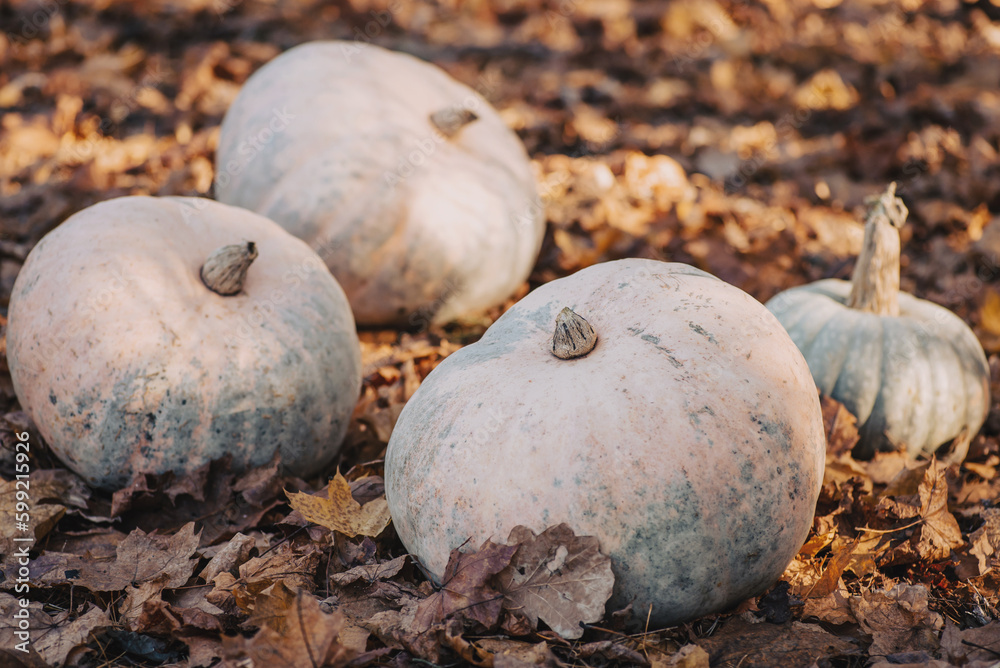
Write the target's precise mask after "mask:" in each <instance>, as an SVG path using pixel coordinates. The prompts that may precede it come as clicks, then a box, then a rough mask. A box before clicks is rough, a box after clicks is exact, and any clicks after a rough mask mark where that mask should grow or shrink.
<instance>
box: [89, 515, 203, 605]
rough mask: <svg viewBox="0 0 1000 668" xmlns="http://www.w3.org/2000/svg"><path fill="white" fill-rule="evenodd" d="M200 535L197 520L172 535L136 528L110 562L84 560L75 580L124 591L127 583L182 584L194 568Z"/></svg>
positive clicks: (92, 587) (95, 588) (91, 586)
mask: <svg viewBox="0 0 1000 668" xmlns="http://www.w3.org/2000/svg"><path fill="white" fill-rule="evenodd" d="M198 541H199V535H198V534H196V533H195V532H194V523H193V522H190V523H188V524H186V525H185V526H184V527H183V528H182V529H181V530H180V531H178V532H177V533H176V534H174V535H173V536H156V535H149V534H146V533H145V532H143V531H142V530H141V529H135V530H134V531H132V533H130V534H129V535H128V537H126V538H125V540H124V541H122V543H121V545H119V546H118V551H117V557H116V559H115V561H113V562H111V563H107V562H87V561H85V562H84V563H83V568H82V569H81V571H80V575H79V578H77V579H76V580H74V581H73V582H74V584H77V585H80V586H82V587H86V588H87V589H90V590H91V591H121V590H123V589H125V587H126V586H128V585H130V584H131V585H138V584H141V583H143V582H148V581H153V580H155V581H157V582H158V583H159V586H160V588H161V589H162V588H163V587H180V586H181V585H184V584H186V583H187V581H188V578H190V577H191V574H192V573H193V572H194V568H195V566H196V565H197V560H196V559H193V557H194V554H195V551H196V550H197V549H198Z"/></svg>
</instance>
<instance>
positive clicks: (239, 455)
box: [7, 197, 361, 489]
mask: <svg viewBox="0 0 1000 668" xmlns="http://www.w3.org/2000/svg"><path fill="white" fill-rule="evenodd" d="M7 354H8V363H9V365H10V372H11V376H12V378H13V381H14V389H15V391H16V393H17V396H18V399H19V400H20V402H21V405H22V406H23V407H24V409H25V411H26V412H27V413H28V414H29V415H30V416H31V418H32V420H34V422H35V424H36V425H38V429H39V431H40V432H41V435H42V436H43V437H44V439H45V440H46V442H48V444H49V446H50V447H51V448H52V451H53V452H54V453H55V454H56V455H57V456H58V457H59V458H60V459H61V460H62V461H63V462H64V463H65V464H66V466H68V467H69V468H70V469H72V470H73V471H75V472H76V473H78V474H79V475H80V476H81V477H82V478H83V479H84V480H86V481H87V482H88V483H89V484H91V485H93V486H95V487H100V488H106V489H115V488H119V487H121V486H122V485H124V484H125V483H127V482H128V481H129V479H130V478H131V477H132V475H133V474H135V473H137V472H140V471H141V472H153V473H163V472H167V471H174V472H178V473H184V472H190V471H192V470H194V469H196V468H197V467H199V466H202V465H204V464H205V463H207V462H209V461H211V460H214V459H219V458H222V457H223V456H225V455H229V456H231V457H232V462H233V466H234V468H235V469H236V470H241V469H246V468H248V467H251V466H256V465H260V464H265V463H267V462H268V461H269V460H270V459H271V457H272V456H273V455H274V452H275V451H276V450H278V451H280V453H281V461H282V462H283V464H284V465H285V466H286V467H287V468H288V469H289V470H291V471H292V472H294V473H296V474H298V475H302V476H306V475H312V474H315V473H316V472H318V471H319V469H321V468H322V467H323V466H325V465H326V464H328V463H329V462H330V461H331V460H332V459H333V457H334V456H335V455H336V454H337V451H338V449H339V447H340V444H341V441H342V440H343V437H344V434H345V432H346V428H347V422H348V419H349V417H350V415H351V411H352V410H353V407H354V404H355V402H356V400H357V397H358V393H359V390H360V384H361V359H360V358H361V356H360V346H359V343H358V338H357V333H356V332H355V328H354V320H353V319H352V316H351V311H350V307H349V305H348V303H347V299H346V298H345V296H344V293H343V291H342V290H341V289H340V287H339V286H338V285H337V282H336V281H335V280H334V278H333V276H331V275H330V273H329V272H328V271H327V269H326V267H325V266H323V263H322V261H321V260H320V259H319V258H318V257H317V256H316V254H315V253H313V251H311V250H310V249H309V247H308V246H306V244H304V243H303V242H302V241H300V240H298V239H296V238H295V237H293V236H291V235H290V234H288V233H287V232H285V231H284V230H283V229H281V227H279V226H278V225H276V224H274V223H273V222H271V221H269V220H267V219H266V218H263V217H262V216H259V215H257V214H254V213H251V212H249V211H244V210H243V209H238V208H236V207H231V206H226V205H224V204H219V203H217V202H213V201H210V200H204V199H197V198H183V197H167V198H161V199H157V198H151V197H123V198H120V199H114V200H110V201H107V202H103V203H100V204H97V205H94V206H92V207H90V208H87V209H84V210H83V211H81V212H79V213H77V214H75V215H73V216H71V217H70V218H69V219H68V220H66V222H64V223H63V224H62V225H60V226H59V227H57V228H56V229H55V230H53V231H52V232H51V233H49V234H48V235H46V236H45V238H43V239H42V240H41V242H39V243H38V245H37V246H36V247H35V248H34V249H32V251H31V253H30V254H29V256H28V258H27V261H26V262H25V264H24V267H23V268H22V269H21V272H20V274H19V275H18V277H17V280H16V282H15V284H14V290H13V293H12V295H11V299H10V312H9V325H8V329H7Z"/></svg>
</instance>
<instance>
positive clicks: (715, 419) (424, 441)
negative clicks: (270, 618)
mask: <svg viewBox="0 0 1000 668" xmlns="http://www.w3.org/2000/svg"><path fill="white" fill-rule="evenodd" d="M564 306H568V307H570V308H571V309H573V310H574V311H575V312H576V313H577V314H579V315H580V316H582V317H584V318H585V319H587V320H588V321H589V322H590V324H591V325H593V328H594V330H595V331H596V332H597V335H598V340H597V345H596V347H595V348H594V349H593V350H592V351H591V352H590V353H589V354H588V355H587V356H586V357H582V358H578V359H572V360H560V359H557V358H556V357H554V356H553V355H552V354H551V352H550V350H551V348H550V346H551V339H552V332H553V325H554V323H555V319H556V315H557V314H558V313H559V312H560V310H561V309H562V308H563V307H564ZM824 453H825V437H824V432H823V422H822V415H821V411H820V408H819V399H818V395H817V393H816V389H815V387H814V385H813V382H812V377H811V376H810V375H809V369H808V367H807V366H806V363H805V360H803V359H802V356H801V354H799V352H798V350H797V349H796V348H795V346H794V344H793V343H792V342H791V340H790V339H789V338H788V336H787V334H785V332H784V330H782V328H781V326H780V325H779V324H778V322H777V321H776V320H775V319H774V318H773V317H772V316H771V314H770V313H768V312H767V310H766V309H765V308H764V307H763V306H761V305H760V304H759V303H758V302H756V301H755V300H754V299H753V298H751V297H750V296H749V295H747V294H746V293H744V292H742V291H741V290H739V289H737V288H735V287H733V286H731V285H728V284H726V283H724V282H722V281H720V280H718V279H717V278H715V277H713V276H710V275H709V274H706V273H704V272H702V271H699V270H697V269H694V268H693V267H689V266H687V265H682V264H670V263H663V262H657V261H653V260H638V259H631V260H621V261H617V262H609V263H605V264H599V265H595V266H593V267H590V268H588V269H584V270H582V271H580V272H578V273H576V274H574V275H573V276H570V277H568V278H563V279H560V280H557V281H553V282H551V283H548V284H545V285H543V286H541V287H539V288H538V289H537V290H535V291H534V292H532V293H531V294H529V295H528V296H527V297H525V298H524V299H522V300H521V301H520V302H518V303H517V304H515V305H514V306H513V307H512V308H511V309H510V310H509V311H508V312H507V313H505V314H504V315H503V316H502V317H501V318H500V319H499V320H497V321H496V322H495V323H494V324H493V326H492V327H490V329H489V330H488V331H487V332H486V334H485V335H484V336H483V338H482V339H481V340H480V341H479V342H477V343H474V344H472V345H470V346H466V347H465V348H463V349H461V350H459V351H458V352H456V353H454V354H453V355H451V356H449V357H448V358H447V359H446V360H445V361H444V362H442V363H441V364H440V365H439V366H438V367H437V368H436V369H435V370H434V371H433V372H432V373H431V374H430V375H429V376H428V377H427V379H426V380H425V381H424V383H423V384H422V385H421V386H420V388H419V389H418V390H417V392H416V393H415V394H414V396H413V397H412V399H411V400H410V402H409V403H408V404H407V405H406V407H405V408H404V409H403V411H402V414H401V415H400V417H399V421H398V423H397V424H396V427H395V430H394V431H393V434H392V438H391V440H390V442H389V447H388V450H387V453H386V459H385V476H386V477H385V481H386V496H387V498H388V501H389V508H390V510H391V512H392V518H393V524H394V526H395V528H396V531H397V533H398V534H399V536H400V538H401V539H402V541H403V544H404V545H405V546H406V547H407V549H408V550H409V551H410V552H411V553H412V554H414V555H416V557H417V558H418V559H419V560H420V562H421V563H422V564H423V565H424V566H425V567H427V569H429V571H430V572H431V573H432V574H433V576H434V577H436V578H440V577H441V576H442V574H443V572H444V569H445V565H446V563H447V560H448V554H449V552H450V551H451V550H452V549H453V548H457V547H460V546H463V545H464V546H467V547H470V548H471V547H478V546H479V545H480V544H481V543H482V542H483V541H484V540H486V539H487V538H490V539H492V540H494V541H500V542H503V541H505V540H506V538H507V536H508V534H509V532H510V530H511V529H512V528H513V527H514V526H516V525H519V524H523V525H526V526H528V527H529V528H531V529H532V530H534V531H535V532H541V531H542V530H544V529H545V528H546V527H549V526H552V525H554V524H558V523H560V522H566V523H568V524H569V525H570V527H572V528H573V530H574V531H575V532H576V533H577V534H578V535H593V536H597V537H598V539H599V540H600V545H601V550H602V551H603V552H604V553H606V554H608V555H610V556H611V558H612V567H613V569H614V572H615V577H616V584H615V593H614V595H613V597H612V599H611V601H610V603H609V606H610V609H614V608H619V607H623V606H624V605H626V604H628V603H629V602H633V603H634V610H635V611H636V614H637V615H638V616H639V617H641V618H642V621H645V615H646V611H647V609H648V606H649V605H652V617H651V620H652V623H653V624H656V625H664V624H675V623H679V622H682V621H685V620H690V619H693V618H696V617H698V616H701V615H706V614H710V613H712V612H717V611H720V610H723V609H725V608H727V607H729V606H731V605H733V604H735V603H737V602H739V601H741V600H743V599H745V598H746V597H748V596H751V595H755V594H759V593H761V592H762V591H763V590H765V589H766V588H767V587H768V586H769V585H771V584H772V583H773V582H774V581H775V580H776V579H777V578H778V577H779V576H780V575H781V573H782V572H783V570H784V568H785V566H786V565H787V564H788V563H789V561H790V560H791V559H792V558H793V556H794V555H795V553H796V552H797V551H798V549H799V548H800V547H801V546H802V543H803V541H804V540H805V538H806V536H807V534H808V531H809V527H810V525H811V523H812V518H813V513H814V510H815V503H816V499H817V496H818V494H819V489H820V484H821V481H822V473H823V464H824Z"/></svg>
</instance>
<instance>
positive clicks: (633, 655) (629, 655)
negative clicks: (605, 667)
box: [576, 640, 649, 666]
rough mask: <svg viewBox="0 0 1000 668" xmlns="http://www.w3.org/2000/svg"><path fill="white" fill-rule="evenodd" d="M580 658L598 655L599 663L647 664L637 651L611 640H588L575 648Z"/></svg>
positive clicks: (590, 657)
mask: <svg viewBox="0 0 1000 668" xmlns="http://www.w3.org/2000/svg"><path fill="white" fill-rule="evenodd" d="M576 653H577V654H578V655H579V656H580V658H581V659H592V658H594V657H598V658H599V659H601V663H604V662H610V661H617V662H620V663H625V664H627V665H630V666H648V665H649V661H648V660H647V659H646V657H645V656H643V655H642V654H640V653H639V652H637V651H635V650H634V649H631V648H630V647H626V646H625V645H623V644H621V643H618V642H613V641H611V640H598V641H597V642H588V643H585V644H583V645H580V646H578V647H577V648H576Z"/></svg>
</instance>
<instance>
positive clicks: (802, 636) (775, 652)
mask: <svg viewBox="0 0 1000 668" xmlns="http://www.w3.org/2000/svg"><path fill="white" fill-rule="evenodd" d="M697 644H698V645H699V646H700V647H702V648H703V649H704V650H706V651H707V652H708V655H709V658H710V659H711V665H713V666H736V665H739V666H740V667H741V668H773V667H774V666H809V665H812V663H813V662H816V661H819V660H820V659H829V658H834V657H842V656H850V655H853V654H857V653H858V652H859V648H858V647H857V646H855V644H854V643H853V642H851V641H850V640H847V639H844V638H840V637H838V636H835V635H833V634H832V633H829V632H828V631H825V630H824V629H822V628H821V627H819V626H817V625H814V624H803V623H801V622H792V623H791V624H782V625H778V624H750V623H749V622H747V621H745V620H744V619H743V618H742V617H732V618H730V620H729V621H728V622H726V624H725V625H724V626H723V627H722V629H721V630H719V631H717V632H716V633H715V634H714V635H712V636H711V637H709V638H705V639H702V640H698V641H697Z"/></svg>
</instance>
